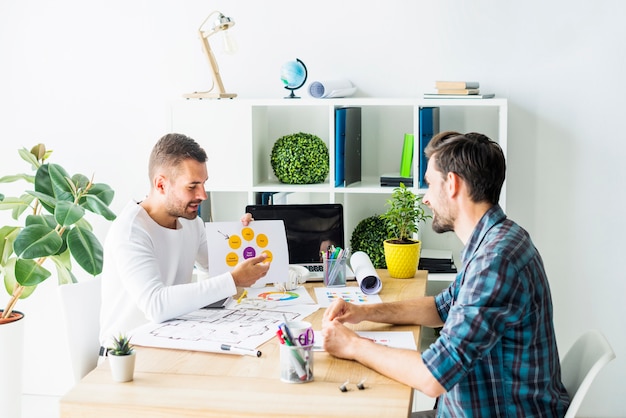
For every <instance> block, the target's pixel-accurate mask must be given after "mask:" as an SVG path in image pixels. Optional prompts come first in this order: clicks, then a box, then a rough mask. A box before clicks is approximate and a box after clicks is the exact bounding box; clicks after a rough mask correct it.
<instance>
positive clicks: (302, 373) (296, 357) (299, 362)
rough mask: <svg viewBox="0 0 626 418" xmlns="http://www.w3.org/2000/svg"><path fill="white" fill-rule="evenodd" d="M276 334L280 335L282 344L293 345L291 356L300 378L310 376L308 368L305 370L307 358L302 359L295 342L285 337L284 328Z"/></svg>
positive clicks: (292, 363)
mask: <svg viewBox="0 0 626 418" xmlns="http://www.w3.org/2000/svg"><path fill="white" fill-rule="evenodd" d="M285 329H286V328H285ZM276 335H277V336H278V340H279V341H280V343H281V344H284V345H286V346H287V347H292V349H291V356H290V361H291V365H292V366H293V368H294V369H295V371H296V373H297V374H298V378H299V379H300V380H304V379H306V377H307V376H308V370H304V365H306V364H307V363H306V362H305V360H303V359H302V357H301V356H300V354H298V349H297V348H293V347H295V346H294V345H293V343H292V342H291V341H290V340H289V339H287V338H285V334H284V333H283V330H282V328H281V329H279V330H278V331H277V332H276ZM307 368H308V365H307Z"/></svg>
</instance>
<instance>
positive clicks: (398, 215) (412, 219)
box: [381, 183, 431, 244]
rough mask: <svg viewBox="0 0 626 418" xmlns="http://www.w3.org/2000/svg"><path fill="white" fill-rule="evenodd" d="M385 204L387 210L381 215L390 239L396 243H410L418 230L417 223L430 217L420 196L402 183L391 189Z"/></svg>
mask: <svg viewBox="0 0 626 418" xmlns="http://www.w3.org/2000/svg"><path fill="white" fill-rule="evenodd" d="M387 206H388V209H387V212H385V213H383V214H382V215H381V217H382V218H383V219H384V220H385V222H386V223H387V230H388V232H389V236H390V237H393V238H390V240H391V241H392V242H394V243H396V244H409V243H411V242H412V241H411V238H412V237H413V234H415V233H417V232H418V231H419V224H420V223H421V222H423V221H425V220H426V219H430V217H431V216H430V215H427V214H426V211H425V209H424V206H423V205H422V196H421V195H416V194H415V193H413V192H412V191H411V190H410V189H407V188H406V186H405V185H404V183H400V187H396V188H395V189H393V193H392V194H391V198H390V199H389V200H387Z"/></svg>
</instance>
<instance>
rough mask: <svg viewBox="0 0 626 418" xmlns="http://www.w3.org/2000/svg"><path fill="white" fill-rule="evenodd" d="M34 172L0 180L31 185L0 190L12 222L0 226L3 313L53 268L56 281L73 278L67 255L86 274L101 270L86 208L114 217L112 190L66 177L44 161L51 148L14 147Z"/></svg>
mask: <svg viewBox="0 0 626 418" xmlns="http://www.w3.org/2000/svg"><path fill="white" fill-rule="evenodd" d="M18 152H19V155H20V157H21V158H22V159H23V160H24V161H26V162H27V163H29V164H30V166H31V168H32V170H33V172H34V173H31V174H17V175H9V176H4V177H2V178H0V183H11V182H15V181H26V182H27V183H28V184H29V185H32V186H33V187H32V188H33V189H34V190H25V191H24V193H23V194H22V195H21V196H19V197H7V196H5V195H4V194H1V193H0V210H10V211H12V217H13V219H14V220H15V221H16V222H15V224H12V225H5V226H2V227H1V228H0V275H1V276H2V277H3V278H4V286H5V288H6V290H7V292H8V293H9V295H10V299H9V301H8V304H7V306H6V307H5V308H4V310H3V311H2V312H1V317H3V318H8V317H9V316H10V315H11V313H12V311H13V309H14V307H15V304H16V303H17V301H18V299H20V298H21V299H23V298H26V297H28V296H30V295H31V294H32V293H33V291H34V290H35V288H36V287H37V285H39V284H40V283H42V282H43V281H44V280H46V279H48V278H49V277H50V276H51V274H52V273H51V272H50V270H48V268H47V267H46V266H45V264H44V263H45V262H46V261H47V260H49V261H51V262H52V264H54V266H55V267H56V272H57V278H58V281H59V283H60V284H64V283H74V282H76V277H75V276H74V274H73V273H72V259H73V260H74V261H75V262H76V263H77V264H78V265H79V266H80V267H82V268H83V270H85V271H86V272H87V273H89V274H92V275H94V276H95V275H98V274H100V273H101V272H102V264H103V251H102V245H101V244H100V242H99V240H98V238H97V237H96V235H95V234H94V233H93V232H92V227H91V224H90V223H89V222H88V221H87V220H86V219H85V214H86V211H90V212H93V213H96V214H98V215H101V216H103V217H104V218H105V219H107V220H113V219H115V214H114V213H113V211H111V209H110V208H109V205H110V204H111V202H112V200H113V195H114V191H113V190H112V189H111V187H109V186H108V185H106V184H103V183H94V182H93V179H89V178H88V177H86V176H84V175H82V174H74V175H72V176H70V175H69V174H68V172H67V171H66V170H65V169H64V168H63V167H62V166H60V165H58V164H52V163H46V162H45V161H46V160H47V159H48V157H49V156H50V154H51V152H52V151H48V150H46V147H45V146H44V145H43V144H38V145H35V146H34V147H33V148H32V149H31V150H30V151H29V150H27V149H26V148H23V149H21V150H19V151H18Z"/></svg>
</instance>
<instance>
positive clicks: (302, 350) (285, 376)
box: [280, 344, 313, 383]
mask: <svg viewBox="0 0 626 418" xmlns="http://www.w3.org/2000/svg"><path fill="white" fill-rule="evenodd" d="M280 380H282V381H283V382H286V383H307V382H312V381H313V344H311V345H305V346H299V345H287V344H281V345H280Z"/></svg>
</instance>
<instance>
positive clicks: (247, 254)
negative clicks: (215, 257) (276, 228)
mask: <svg viewBox="0 0 626 418" xmlns="http://www.w3.org/2000/svg"><path fill="white" fill-rule="evenodd" d="M226 237H227V239H228V247H229V248H230V250H231V251H229V252H228V253H226V258H225V262H226V265H227V266H229V267H235V266H236V265H237V264H238V263H239V260H240V258H243V259H244V260H247V259H249V258H253V257H256V256H257V252H258V253H259V254H265V255H266V257H267V258H266V262H268V263H271V262H272V259H273V255H272V252H271V251H270V250H268V249H267V246H268V245H269V238H268V236H267V235H266V234H263V233H260V234H256V233H255V232H254V230H253V229H252V228H251V227H245V228H243V229H242V230H241V235H237V234H232V235H226ZM255 237H256V239H255ZM254 244H256V247H258V249H257V248H256V247H255V246H254ZM242 245H243V247H242ZM258 250H261V251H260V252H259V251H258Z"/></svg>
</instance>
